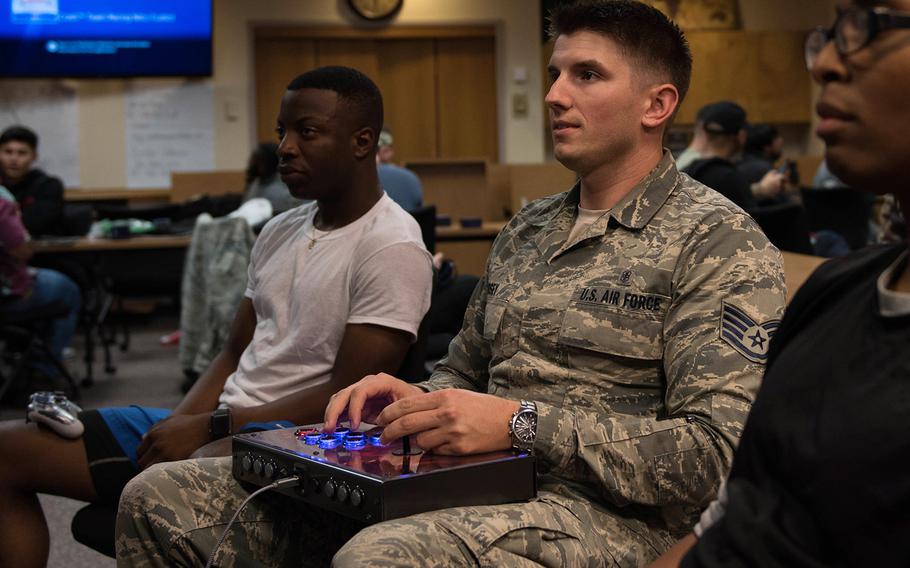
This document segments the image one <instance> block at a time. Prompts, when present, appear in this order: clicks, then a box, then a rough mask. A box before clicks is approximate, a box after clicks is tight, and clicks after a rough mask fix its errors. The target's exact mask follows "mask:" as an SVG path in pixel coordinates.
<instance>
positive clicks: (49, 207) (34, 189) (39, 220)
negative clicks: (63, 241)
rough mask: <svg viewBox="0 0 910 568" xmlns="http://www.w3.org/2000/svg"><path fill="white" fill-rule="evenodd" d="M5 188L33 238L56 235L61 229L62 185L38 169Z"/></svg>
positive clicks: (58, 180)
mask: <svg viewBox="0 0 910 568" xmlns="http://www.w3.org/2000/svg"><path fill="white" fill-rule="evenodd" d="M6 188H7V189H8V190H10V192H11V193H12V194H13V195H14V196H15V197H16V201H17V202H18V203H19V207H20V208H21V209H22V223H23V224H24V225H25V228H26V229H28V232H29V234H31V235H32V236H33V237H34V236H38V235H46V234H57V233H59V232H60V230H61V228H62V226H63V183H62V182H61V181H60V179H59V178H55V177H53V176H49V175H47V174H46V173H44V172H43V171H41V170H39V169H37V168H36V169H34V170H32V171H30V172H28V173H27V174H26V175H25V177H24V178H22V180H21V181H20V182H19V183H17V184H15V185H13V184H6Z"/></svg>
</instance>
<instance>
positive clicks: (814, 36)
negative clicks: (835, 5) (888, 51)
mask: <svg viewBox="0 0 910 568" xmlns="http://www.w3.org/2000/svg"><path fill="white" fill-rule="evenodd" d="M858 13H862V14H864V15H865V21H866V35H865V38H863V40H862V41H861V42H859V45H857V46H856V47H853V48H848V46H847V45H846V43H847V40H846V39H844V35H843V34H842V33H838V30H839V29H842V28H841V26H842V25H843V23H842V22H844V21H846V18H847V17H856V15H857V14H858ZM893 29H910V12H900V11H897V10H892V9H890V8H884V7H881V6H879V7H876V8H849V9H847V10H844V11H843V12H841V13H840V14H838V16H837V19H836V20H834V25H832V26H831V27H830V28H825V27H821V26H819V27H817V28H815V29H814V30H812V31H811V32H809V34H808V35H807V36H806V41H805V45H804V46H803V49H804V52H805V53H804V55H805V58H806V67H808V68H809V69H810V70H811V69H812V66H813V65H814V64H815V60H816V59H817V58H818V54H819V53H821V50H822V49H824V47H825V45H827V44H828V42H829V41H831V40H832V39H833V40H834V47H835V48H836V49H837V53H838V54H840V55H841V56H844V55H850V54H852V53H856V52H857V51H859V50H861V49H863V48H865V47H867V46H868V45H869V44H870V43H872V41H873V40H874V39H875V38H876V37H878V34H880V33H882V32H884V31H888V30H893ZM815 43H817V44H818V46H817V47H816V46H815V45H814V44H815Z"/></svg>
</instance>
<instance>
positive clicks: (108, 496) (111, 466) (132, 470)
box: [79, 406, 293, 505]
mask: <svg viewBox="0 0 910 568" xmlns="http://www.w3.org/2000/svg"><path fill="white" fill-rule="evenodd" d="M171 414H172V411H171V410H168V409H165V408H148V407H144V406H128V407H121V408H99V409H97V410H85V411H83V412H81V413H79V418H80V419H81V420H82V422H83V424H84V425H85V433H84V434H83V436H82V439H83V441H84V442H85V454H86V458H87V460H88V466H89V472H90V474H91V477H92V482H93V484H94V486H95V491H96V493H97V495H98V501H100V502H104V503H109V504H112V505H116V504H117V501H118V500H119V499H120V493H121V491H123V487H124V486H125V485H126V484H127V483H128V482H129V480H130V479H132V478H133V477H135V476H136V475H138V474H139V472H140V471H141V469H140V468H139V464H138V462H137V459H136V448H138V447H139V444H140V443H141V442H142V436H144V435H145V433H146V432H148V431H149V430H151V428H152V426H154V425H155V424H156V423H157V422H160V421H161V420H163V419H165V418H167V417H168V416H170V415H171ZM292 426H293V424H292V423H291V422H287V421H280V422H250V423H249V424H245V425H244V426H243V427H242V428H240V429H239V430H238V433H242V432H255V431H261V430H274V429H276V428H290V427H292Z"/></svg>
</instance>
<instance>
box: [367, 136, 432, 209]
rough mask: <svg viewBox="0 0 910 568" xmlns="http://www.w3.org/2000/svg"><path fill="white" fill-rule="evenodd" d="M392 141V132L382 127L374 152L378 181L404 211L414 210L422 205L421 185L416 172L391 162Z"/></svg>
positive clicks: (393, 150) (392, 153) (392, 155)
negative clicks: (377, 145) (377, 146)
mask: <svg viewBox="0 0 910 568" xmlns="http://www.w3.org/2000/svg"><path fill="white" fill-rule="evenodd" d="M393 142H394V140H393V138H392V133H391V132H389V131H388V130H385V129H383V131H382V134H380V135H379V151H378V152H377V153H376V168H377V169H378V170H379V183H380V184H381V185H382V189H384V190H385V192H386V193H388V194H389V197H391V198H392V200H393V201H394V202H395V203H397V204H398V205H401V206H402V207H403V208H404V210H405V211H414V210H415V209H418V208H419V207H420V206H421V205H423V187H422V186H421V185H420V178H418V177H417V174H415V173H414V172H412V171H411V170H409V169H407V168H402V167H401V166H397V165H395V163H394V162H392V159H393V158H394V157H395V148H394V147H393V146H392V143H393Z"/></svg>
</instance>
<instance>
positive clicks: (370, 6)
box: [348, 0, 404, 20]
mask: <svg viewBox="0 0 910 568" xmlns="http://www.w3.org/2000/svg"><path fill="white" fill-rule="evenodd" d="M403 1H404V0H348V4H350V5H351V9H352V10H354V13H356V14H357V15H358V16H360V17H362V18H366V19H367V20H381V19H382V18H388V17H389V16H391V15H392V14H394V13H395V12H397V11H398V9H399V8H401V4H402V2H403Z"/></svg>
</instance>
